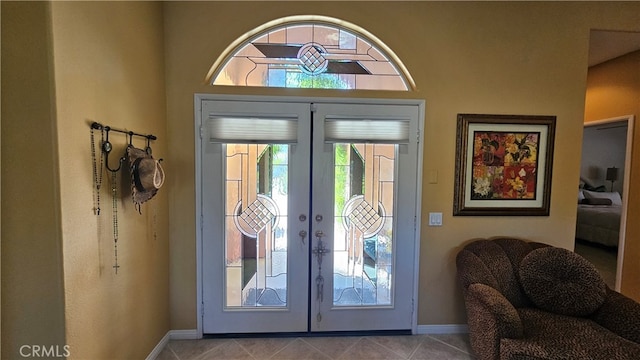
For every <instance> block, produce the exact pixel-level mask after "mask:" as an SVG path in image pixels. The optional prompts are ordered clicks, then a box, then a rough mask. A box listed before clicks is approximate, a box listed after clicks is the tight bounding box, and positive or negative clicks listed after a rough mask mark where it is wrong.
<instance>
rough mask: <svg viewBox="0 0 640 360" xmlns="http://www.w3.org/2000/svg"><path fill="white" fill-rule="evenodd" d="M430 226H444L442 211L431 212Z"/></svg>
mask: <svg viewBox="0 0 640 360" xmlns="http://www.w3.org/2000/svg"><path fill="white" fill-rule="evenodd" d="M429 226H442V213H441V212H432V213H429Z"/></svg>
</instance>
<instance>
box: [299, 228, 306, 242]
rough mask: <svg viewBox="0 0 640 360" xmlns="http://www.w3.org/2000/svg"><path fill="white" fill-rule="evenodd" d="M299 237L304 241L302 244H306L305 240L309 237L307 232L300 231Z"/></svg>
mask: <svg viewBox="0 0 640 360" xmlns="http://www.w3.org/2000/svg"><path fill="white" fill-rule="evenodd" d="M298 235H300V238H301V240H302V243H303V244H304V238H306V237H307V232H306V231H304V230H300V232H299V233H298Z"/></svg>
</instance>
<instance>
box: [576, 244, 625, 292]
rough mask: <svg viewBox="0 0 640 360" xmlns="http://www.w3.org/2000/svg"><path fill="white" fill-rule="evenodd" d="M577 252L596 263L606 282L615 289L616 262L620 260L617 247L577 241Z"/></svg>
mask: <svg viewBox="0 0 640 360" xmlns="http://www.w3.org/2000/svg"><path fill="white" fill-rule="evenodd" d="M575 252H576V253H577V254H579V255H581V256H582V257H584V258H585V259H587V260H589V261H590V262H591V263H592V264H593V265H595V267H596V268H597V269H598V271H599V272H600V275H601V276H602V278H603V279H604V282H605V283H606V284H607V285H608V286H609V287H610V288H612V289H615V286H616V264H617V261H618V253H617V249H609V248H602V247H599V246H593V245H589V243H587V242H576V246H575Z"/></svg>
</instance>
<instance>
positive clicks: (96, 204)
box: [91, 123, 124, 274]
mask: <svg viewBox="0 0 640 360" xmlns="http://www.w3.org/2000/svg"><path fill="white" fill-rule="evenodd" d="M94 130H100V159H99V160H98V157H97V156H96V141H95V135H94ZM105 130H106V131H107V137H106V139H105V135H104V133H105ZM108 131H109V128H108V127H107V128H106V129H105V128H104V127H103V126H102V125H100V124H98V123H93V124H91V160H92V162H93V185H94V190H95V191H94V196H93V212H94V214H95V215H97V216H99V215H100V189H101V188H102V174H103V172H104V171H103V166H104V165H105V164H106V168H107V170H109V172H110V173H111V200H112V205H113V208H112V219H113V253H114V265H113V268H114V269H115V272H116V274H117V273H118V269H119V268H120V265H118V177H117V173H118V170H120V167H121V166H118V168H117V169H115V170H112V169H111V168H110V167H109V164H108V163H107V161H108V155H109V153H110V152H111V150H112V149H113V147H112V145H111V143H110V142H109V132H108ZM123 161H124V157H122V158H121V159H120V165H121V164H122V162H123Z"/></svg>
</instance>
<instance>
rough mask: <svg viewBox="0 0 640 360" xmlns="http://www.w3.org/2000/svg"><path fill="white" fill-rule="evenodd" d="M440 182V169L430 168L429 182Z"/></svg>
mask: <svg viewBox="0 0 640 360" xmlns="http://www.w3.org/2000/svg"><path fill="white" fill-rule="evenodd" d="M437 183H438V170H429V184H437Z"/></svg>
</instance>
